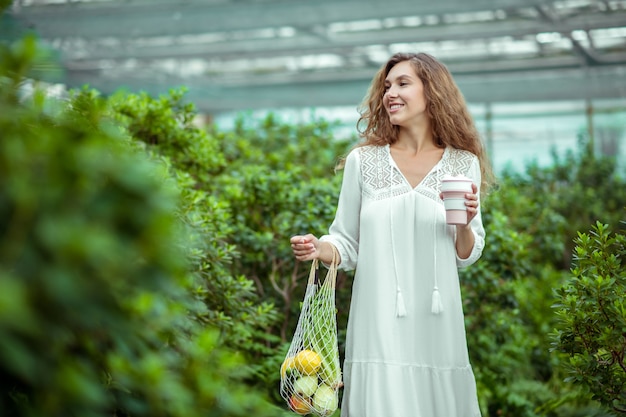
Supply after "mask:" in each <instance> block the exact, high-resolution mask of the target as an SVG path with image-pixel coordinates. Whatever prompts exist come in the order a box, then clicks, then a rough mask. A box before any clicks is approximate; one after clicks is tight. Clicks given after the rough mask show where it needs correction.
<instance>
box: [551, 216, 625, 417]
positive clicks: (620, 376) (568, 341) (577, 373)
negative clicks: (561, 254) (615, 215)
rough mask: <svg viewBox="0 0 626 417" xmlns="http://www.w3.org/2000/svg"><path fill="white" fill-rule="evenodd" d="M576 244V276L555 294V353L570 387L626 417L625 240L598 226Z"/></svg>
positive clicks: (603, 225)
mask: <svg viewBox="0 0 626 417" xmlns="http://www.w3.org/2000/svg"><path fill="white" fill-rule="evenodd" d="M575 243H576V247H575V249H574V268H573V269H572V276H571V278H570V279H569V280H568V281H567V282H566V283H565V285H563V286H562V287H560V288H558V290H557V291H556V294H557V300H558V302H557V304H556V306H555V307H556V308H557V315H558V318H559V322H558V326H557V332H556V333H555V334H554V347H555V349H556V350H558V351H560V352H562V353H564V354H566V355H567V358H566V359H564V360H563V362H562V363H563V364H564V366H565V367H566V369H567V371H568V373H569V378H568V379H569V380H570V381H572V382H574V383H576V384H580V385H581V386H583V387H585V388H586V389H587V390H588V391H589V392H591V393H592V395H593V398H594V399H597V400H598V401H599V402H600V403H602V404H604V405H606V406H608V407H611V408H612V409H613V410H615V411H617V412H620V413H623V414H626V268H625V265H624V264H623V261H622V260H623V258H624V255H626V235H625V234H623V232H622V233H619V232H618V233H615V234H613V233H611V231H610V229H609V227H608V225H606V224H602V223H600V222H597V223H596V225H595V226H594V227H593V229H592V230H591V232H590V233H579V234H578V238H577V239H576V240H575Z"/></svg>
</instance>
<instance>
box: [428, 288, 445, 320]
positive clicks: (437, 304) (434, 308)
mask: <svg viewBox="0 0 626 417" xmlns="http://www.w3.org/2000/svg"><path fill="white" fill-rule="evenodd" d="M430 311H431V312H432V313H433V314H439V313H441V312H442V311H443V303H442V302H441V294H439V288H437V287H435V288H434V289H433V300H432V305H431V308H430Z"/></svg>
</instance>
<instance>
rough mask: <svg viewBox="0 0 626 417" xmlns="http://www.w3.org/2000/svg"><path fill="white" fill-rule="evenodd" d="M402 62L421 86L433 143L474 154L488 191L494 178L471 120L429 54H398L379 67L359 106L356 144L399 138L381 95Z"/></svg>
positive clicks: (442, 68) (440, 65)
mask: <svg viewBox="0 0 626 417" xmlns="http://www.w3.org/2000/svg"><path fill="white" fill-rule="evenodd" d="M404 61H409V62H410V63H411V65H412V67H413V69H414V70H415V74H416V75H417V76H418V77H419V78H420V80H421V81H422V83H423V85H424V97H425V99H426V111H427V114H428V116H429V117H430V120H431V126H432V133H433V139H434V141H435V144H436V145H437V146H438V147H440V148H444V147H446V146H450V147H453V148H456V149H462V150H466V151H469V152H471V153H473V154H474V155H476V156H477V157H478V159H479V161H480V166H481V171H482V185H481V188H484V189H485V191H487V188H488V186H489V185H491V183H492V181H493V173H492V171H491V164H490V163H489V159H488V158H487V155H486V152H485V149H484V147H483V143H482V141H481V138H480V135H479V134H478V131H477V130H476V126H475V125H474V120H473V118H472V116H471V115H470V113H469V110H468V109H467V105H466V103H465V98H464V97H463V94H462V93H461V91H460V90H459V88H458V86H457V85H456V82H455V81H454V79H453V78H452V74H450V71H449V70H448V68H447V67H446V66H445V65H444V64H443V63H441V62H440V61H438V60H437V59H436V58H435V57H433V56H432V55H429V54H426V53H423V52H421V53H397V54H395V55H393V56H392V57H391V58H390V59H389V60H388V61H387V63H385V64H384V65H383V66H382V67H381V69H380V70H379V71H378V73H377V74H376V75H375V76H374V79H373V80H372V84H371V85H370V88H369V91H368V93H367V95H366V96H365V99H364V100H363V102H362V104H361V106H360V107H359V114H360V117H359V120H358V122H357V130H358V132H359V134H360V136H361V137H362V138H363V139H365V141H364V142H361V143H359V145H357V146H365V145H377V146H384V145H387V144H389V145H392V144H394V143H395V142H396V141H397V140H398V132H399V127H398V126H395V125H392V124H391V122H390V120H389V115H388V114H387V110H386V109H385V106H384V104H383V95H384V93H385V79H386V77H387V75H388V74H389V71H390V70H391V68H393V67H394V66H395V65H396V64H398V63H400V62H404ZM363 126H364V128H363Z"/></svg>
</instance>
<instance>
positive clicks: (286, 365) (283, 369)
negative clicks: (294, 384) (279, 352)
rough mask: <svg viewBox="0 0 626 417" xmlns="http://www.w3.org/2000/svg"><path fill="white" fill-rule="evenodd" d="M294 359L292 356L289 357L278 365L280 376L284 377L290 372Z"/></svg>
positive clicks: (293, 365) (292, 368)
mask: <svg viewBox="0 0 626 417" xmlns="http://www.w3.org/2000/svg"><path fill="white" fill-rule="evenodd" d="M295 362H296V361H295V359H294V357H293V356H292V357H289V358H287V359H285V362H283V364H282V365H281V366H280V377H281V378H283V379H284V378H285V377H286V376H287V375H289V374H291V372H292V371H293V370H294V367H295Z"/></svg>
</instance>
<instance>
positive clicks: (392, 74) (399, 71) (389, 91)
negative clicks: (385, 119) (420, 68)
mask: <svg viewBox="0 0 626 417" xmlns="http://www.w3.org/2000/svg"><path fill="white" fill-rule="evenodd" d="M383 105H384V106H385V109H386V110H387V114H388V115H389V120H390V122H391V123H392V124H393V125H397V126H400V127H407V126H409V125H411V124H414V123H420V122H424V121H427V119H428V115H427V113H426V99H425V97H424V84H423V83H422V80H420V78H419V77H418V76H417V74H416V73H415V69H414V68H413V66H412V65H411V62H410V61H402V62H399V63H397V64H396V65H394V66H393V67H392V68H391V69H390V70H389V73H388V74H387V77H386V78H385V94H384V96H383Z"/></svg>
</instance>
